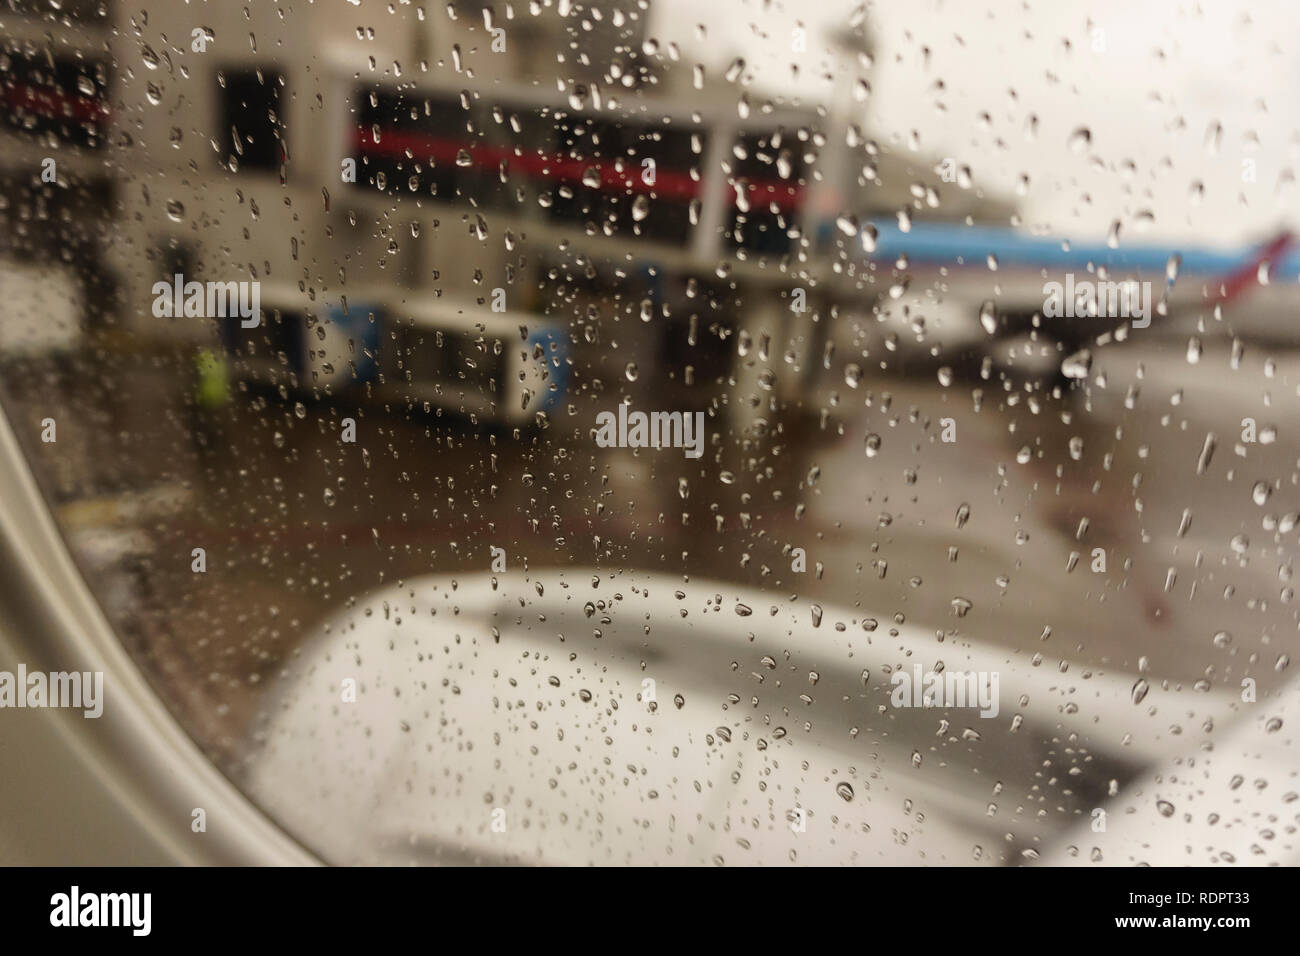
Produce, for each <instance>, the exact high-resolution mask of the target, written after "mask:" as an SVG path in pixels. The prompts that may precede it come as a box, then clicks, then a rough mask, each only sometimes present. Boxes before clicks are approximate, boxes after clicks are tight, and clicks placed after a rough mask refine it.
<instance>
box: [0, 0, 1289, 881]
mask: <svg viewBox="0 0 1300 956" xmlns="http://www.w3.org/2000/svg"><path fill="white" fill-rule="evenodd" d="M1292 26H1293V23H1292V16H1291V12H1290V10H1289V8H1287V7H1286V6H1285V5H1276V6H1264V7H1261V8H1255V7H1251V8H1249V9H1247V8H1246V7H1244V6H1242V5H1234V4H1226V3H1225V4H1204V5H1192V6H1187V5H1178V4H1165V3H1159V4H1156V5H1155V6H1153V7H1150V8H1148V7H1145V6H1142V5H1131V4H1130V5H1125V4H1118V3H1105V4H1102V5H1100V6H1097V7H1095V8H1090V9H1088V10H1084V9H1081V8H1076V7H1066V6H1060V5H1054V4H1039V5H1033V6H1027V5H1017V6H1012V5H1002V4H980V3H973V4H961V5H953V4H941V3H923V4H893V5H883V4H881V5H871V6H858V5H855V4H854V3H851V2H850V3H829V4H826V5H802V6H798V5H794V6H792V5H785V6H777V5H770V4H754V3H744V2H738V0H737V2H733V0H724V2H722V3H715V4H708V5H705V6H703V7H701V6H700V5H698V4H688V3H685V2H682V0H671V2H669V0H654V2H649V0H640V2H630V0H614V2H613V3H609V4H604V3H598V4H583V3H577V2H572V0H536V2H531V3H480V2H453V3H451V4H418V3H405V2H403V3H386V2H385V3H376V2H371V0H364V2H360V3H348V4H324V3H318V4H281V3H270V2H266V3H264V2H261V0H258V2H253V3H249V4H247V5H245V4H229V5H226V4H209V5H207V6H204V7H196V6H192V5H186V4H172V3H155V2H145V3H143V4H142V3H136V4H122V3H117V2H100V3H81V2H78V3H72V2H68V0H63V2H59V3H54V2H38V0H23V2H21V3H13V4H10V5H9V6H8V7H6V8H5V9H4V10H0V27H2V29H0V115H2V116H3V122H2V123H0V143H3V150H2V155H3V163H2V164H0V301H3V303H4V305H5V308H4V311H3V314H0V405H2V406H3V412H4V415H5V417H6V418H7V419H8V422H9V424H10V427H11V428H12V430H13V432H14V434H15V435H16V437H17V440H18V442H19V444H20V446H21V448H22V449H23V452H24V455H25V457H26V459H27V462H28V464H29V465H30V467H31V469H32V471H33V472H34V474H35V476H36V478H37V480H38V482H39V485H40V488H41V491H42V494H43V495H44V498H45V501H46V504H47V505H48V508H49V509H50V510H51V512H52V513H53V515H54V517H55V519H56V521H57V524H58V527H59V530H60V532H61V534H62V535H63V536H64V539H65V541H66V543H67V545H68V547H69V548H70V550H71V552H72V554H73V556H74V557H75V559H76V561H77V564H78V567H79V568H80V570H81V572H82V573H83V574H84V576H85V580H86V582H87V583H88V585H89V587H90V589H91V591H92V592H93V594H94V596H95V598H96V600H97V602H98V604H99V606H100V607H101V609H102V611H103V613H104V614H105V615H106V617H107V619H108V621H109V622H110V623H111V625H112V627H113V629H114V632H115V633H116V635H117V636H118V638H119V639H120V641H121V643H122V644H123V646H125V648H126V649H127V650H128V651H129V652H130V654H131V656H132V659H133V660H134V661H135V662H136V664H137V665H138V667H139V668H140V669H141V671H142V672H143V673H144V674H145V675H146V677H147V678H148V681H149V686H150V687H151V688H152V691H153V693H155V694H156V695H157V697H158V698H159V699H160V700H161V701H162V702H163V703H164V704H165V705H166V707H167V709H168V710H169V711H170V712H171V714H172V715H173V716H174V717H175V719H176V720H177V721H178V722H179V724H180V725H181V726H182V727H183V728H184V730H185V731H186V732H187V733H188V735H189V736H190V737H191V738H192V739H193V740H194V741H195V742H196V743H197V744H198V745H199V746H200V747H201V748H202V750H203V752H204V753H205V754H206V755H207V757H208V758H209V759H210V760H211V761H212V762H213V763H214V764H215V766H216V767H218V768H219V769H220V770H221V771H222V773H224V774H225V775H226V776H227V777H229V779H230V780H232V781H233V782H234V783H235V784H236V785H237V786H238V787H239V788H240V789H241V790H242V791H243V792H245V793H246V794H247V795H248V796H249V797H250V798H251V799H252V800H253V801H254V802H255V803H256V805H257V806H259V807H260V808H262V809H263V810H265V811H266V813H267V814H269V815H270V816H271V818H272V819H274V820H275V821H276V823H277V824H278V825H279V826H281V827H283V828H284V830H285V831H287V832H288V833H289V834H291V835H292V836H293V837H294V838H296V839H297V840H299V841H300V842H301V843H302V844H303V845H304V846H306V847H307V848H308V849H310V850H311V851H312V852H313V853H315V854H318V855H319V856H320V857H321V858H322V859H324V860H327V861H329V862H337V863H392V864H405V863H560V864H567V863H572V864H585V863H596V864H624V863H634V864H714V863H721V864H729V865H744V864H758V863H763V864H778V865H780V864H791V863H796V864H806V863H818V864H846V865H848V864H852V865H878V864H906V865H910V864H920V863H930V864H960V865H1015V864H1022V863H1027V862H1033V861H1047V862H1053V863H1062V864H1078V865H1085V866H1093V865H1109V864H1135V863H1189V864H1216V863H1260V864H1263V863H1277V862H1288V861H1290V862H1294V861H1295V859H1296V858H1297V852H1298V850H1297V842H1296V835H1295V833H1296V827H1295V825H1296V815H1295V813H1296V811H1295V809H1294V808H1295V806H1296V804H1295V802H1294V799H1295V787H1296V774H1297V770H1298V769H1300V763H1298V762H1297V755H1296V752H1295V749H1294V747H1293V745H1292V733H1293V731H1294V728H1295V727H1296V726H1297V725H1300V724H1298V721H1300V714H1297V713H1295V710H1296V699H1297V698H1296V694H1295V692H1294V688H1293V687H1292V686H1291V683H1292V672H1291V671H1290V669H1289V663H1290V657H1291V655H1292V654H1293V653H1294V651H1295V646H1296V642H1297V636H1296V635H1297V624H1298V623H1300V619H1298V618H1297V614H1296V605H1295V600H1294V598H1295V593H1294V584H1293V580H1292V578H1293V574H1294V568H1293V565H1294V563H1295V553H1296V548H1297V544H1298V543H1300V538H1298V537H1297V536H1298V535H1300V530H1298V529H1297V525H1298V524H1300V517H1298V516H1300V504H1297V496H1296V487H1297V482H1298V481H1300V473H1298V472H1297V462H1298V461H1300V438H1293V436H1292V435H1291V434H1290V432H1289V428H1288V424H1289V422H1290V421H1291V420H1292V419H1293V418H1294V417H1295V416H1294V413H1295V407H1294V406H1295V403H1296V401H1297V395H1298V394H1300V385H1298V384H1297V382H1300V379H1298V378H1297V376H1298V375H1300V358H1297V352H1296V346H1297V342H1298V341H1300V338H1298V336H1297V332H1296V328H1295V324H1294V315H1295V310H1296V306H1297V303H1298V302H1300V298H1297V286H1296V282H1297V279H1298V278H1300V247H1297V245H1296V243H1295V241H1294V239H1293V237H1292V235H1291V232H1290V230H1291V229H1292V228H1294V225H1295V223H1296V222H1297V221H1300V206H1298V205H1297V194H1296V189H1295V172H1294V167H1295V161H1296V130H1295V123H1294V116H1293V111H1292V110H1291V109H1290V108H1289V107H1290V104H1291V103H1292V102H1293V98H1294V97H1293V94H1294V92H1295V91H1294V90H1293V89H1292V86H1294V75H1295V70H1294V68H1293V67H1294V62H1295V60H1294V56H1293V51H1291V50H1290V46H1291V42H1290V40H1289V39H1288V38H1289V36H1290V35H1291V33H1292V29H1291V28H1292ZM110 693H111V690H110ZM110 699H111V698H110Z"/></svg>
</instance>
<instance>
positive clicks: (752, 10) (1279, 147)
mask: <svg viewBox="0 0 1300 956" xmlns="http://www.w3.org/2000/svg"><path fill="white" fill-rule="evenodd" d="M858 6H859V4H858V3H857V2H847V3H846V2H841V0H810V2H802V3H789V2H785V3H782V4H777V3H762V2H759V0H710V2H709V3H704V4H702V3H700V2H699V0H655V6H654V8H653V17H652V20H651V32H652V33H654V34H655V35H656V36H657V37H658V38H659V39H661V40H674V41H676V42H677V43H678V44H679V45H680V46H681V47H682V50H683V52H684V54H686V56H687V57H688V58H689V59H691V60H698V61H700V62H703V63H705V64H706V66H708V67H709V68H711V69H713V70H721V69H725V67H726V65H727V63H728V62H730V60H731V58H732V57H733V56H735V55H737V54H739V55H743V56H744V57H745V58H746V60H747V62H748V63H749V65H750V68H751V72H752V74H753V78H754V84H755V85H756V86H759V87H762V88H763V89H764V90H766V91H770V92H776V91H785V92H787V93H788V94H789V95H802V96H804V97H805V98H807V99H808V100H811V101H826V100H829V99H830V93H829V87H828V85H827V81H826V80H825V79H824V78H823V77H824V74H825V73H826V72H827V68H828V65H829V64H830V62H831V61H830V60H829V58H828V51H829V50H830V49H831V45H830V42H829V37H830V36H831V35H832V34H833V32H834V31H835V30H837V29H842V28H843V27H844V26H845V25H847V24H848V22H849V20H850V17H851V15H852V12H853V11H854V9H855V8H857V7H858ZM865 10H866V23H867V25H868V27H869V29H870V31H871V35H872V37H873V41H874V44H875V53H876V63H875V66H874V69H873V70H872V71H871V73H870V74H869V75H867V79H868V80H869V82H870V84H871V87H872V93H871V95H870V96H869V97H868V99H867V102H865V103H863V104H862V105H861V106H860V107H858V108H859V109H861V110H862V111H863V114H864V116H865V118H866V119H867V121H868V122H869V124H870V126H871V128H872V129H873V131H874V134H875V135H876V137H877V138H878V139H879V141H880V142H881V143H882V144H883V145H887V146H889V148H891V149H893V150H899V151H901V150H906V149H908V148H909V142H910V138H911V136H912V134H913V133H915V134H916V137H917V139H918V141H919V144H920V148H921V149H922V150H924V151H925V152H926V153H927V154H931V155H936V156H953V157H954V158H955V159H956V160H957V162H958V163H960V164H965V165H968V166H970V168H971V170H972V174H973V176H974V178H975V181H976V183H977V184H981V185H985V186H987V187H989V188H991V189H994V190H998V191H1003V192H1006V193H1008V194H1012V195H1014V193H1015V191H1016V189H1017V183H1018V182H1019V181H1020V179H1021V177H1022V176H1028V178H1029V183H1028V187H1027V191H1026V193H1025V195H1024V196H1023V197H1022V198H1021V200H1020V201H1021V204H1022V205H1021V208H1022V210H1023V213H1024V219H1025V226H1026V227H1027V228H1035V229H1039V228H1045V229H1047V230H1050V231H1051V233H1052V234H1054V235H1064V236H1070V237H1073V238H1076V239H1095V238H1100V237H1104V236H1105V235H1106V234H1107V232H1108V230H1109V228H1110V226H1111V224H1112V223H1113V222H1116V221H1118V222H1120V223H1121V229H1120V241H1121V243H1123V242H1125V241H1153V240H1156V241H1162V240H1165V239H1175V238H1176V239H1183V240H1186V239H1192V238H1194V239H1196V240H1197V241H1199V242H1202V243H1206V244H1227V243H1236V242H1241V241H1247V240H1253V239H1257V238H1261V237H1263V236H1265V235H1267V234H1269V233H1271V232H1273V231H1275V230H1276V229H1277V228H1278V227H1279V226H1281V225H1290V226H1291V227H1292V228H1298V229H1300V204H1298V201H1297V190H1296V188H1295V187H1294V185H1293V184H1290V183H1289V177H1290V174H1289V172H1287V171H1288V170H1290V169H1293V168H1295V167H1296V165H1297V157H1298V156H1300V144H1298V142H1297V124H1296V116H1297V115H1300V110H1297V109H1296V107H1295V103H1296V101H1297V98H1298V97H1300V31H1297V29H1296V26H1297V24H1298V23H1300V4H1296V3H1291V2H1287V0H1273V2H1252V3H1250V4H1246V3H1232V2H1225V0H1210V2H1202V3H1190V2H1169V0H1101V2H1094V3H1090V4H1086V5H1079V4H1073V3H1067V2H1059V0H1055V2H1054V0H1045V2H1034V3H1020V2H1015V0H991V2H980V0H964V2H957V3H943V2H938V0H897V2H887V3H873V4H867V5H866V7H865ZM800 20H802V22H803V25H804V27H805V28H806V30H807V36H808V52H807V53H803V54H799V53H795V52H793V51H792V36H793V31H794V29H795V27H796V25H798V24H799V22H800ZM697 24H703V25H704V27H705V28H706V34H705V36H704V38H703V39H701V38H700V36H699V32H698V30H697ZM1097 31H1100V32H1097ZM1094 46H1096V47H1097V48H1096V49H1094ZM925 48H928V49H929V55H928V58H927V57H926V56H925V54H924V52H923V50H924V49H925ZM792 65H797V66H798V67H799V74H798V76H797V77H796V76H794V75H793V72H792V70H791V66H792ZM836 72H837V75H838V76H840V77H846V74H847V80H848V82H849V83H851V82H852V80H853V76H854V75H856V71H849V70H846V69H845V68H840V69H838V70H837V71H836ZM1031 117H1036V118H1037V124H1036V125H1037V131H1036V133H1034V134H1031V133H1030V132H1029V127H1030V126H1031V120H1030V118H1031ZM1081 128H1083V129H1087V130H1088V131H1089V133H1090V137H1091V139H1090V143H1089V145H1088V146H1087V148H1084V149H1078V148H1077V147H1078V145H1079V138H1078V137H1074V136H1073V134H1074V133H1075V131H1076V130H1078V129H1081ZM1218 128H1221V133H1216V132H1214V130H1216V129H1218ZM1072 140H1073V144H1074V148H1072ZM1246 161H1251V162H1253V164H1254V169H1253V172H1254V176H1255V182H1253V183H1251V182H1249V181H1243V179H1244V178H1247V177H1248V176H1249V174H1250V172H1251V170H1250V168H1249V167H1248V166H1247V165H1245V163H1246ZM1280 177H1281V178H1282V179H1283V180H1284V182H1283V185H1282V186H1281V188H1279V179H1280ZM1198 183H1199V184H1201V188H1198V187H1197V184H1198ZM949 188H953V187H949ZM1197 199H1199V201H1196V200H1197Z"/></svg>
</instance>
